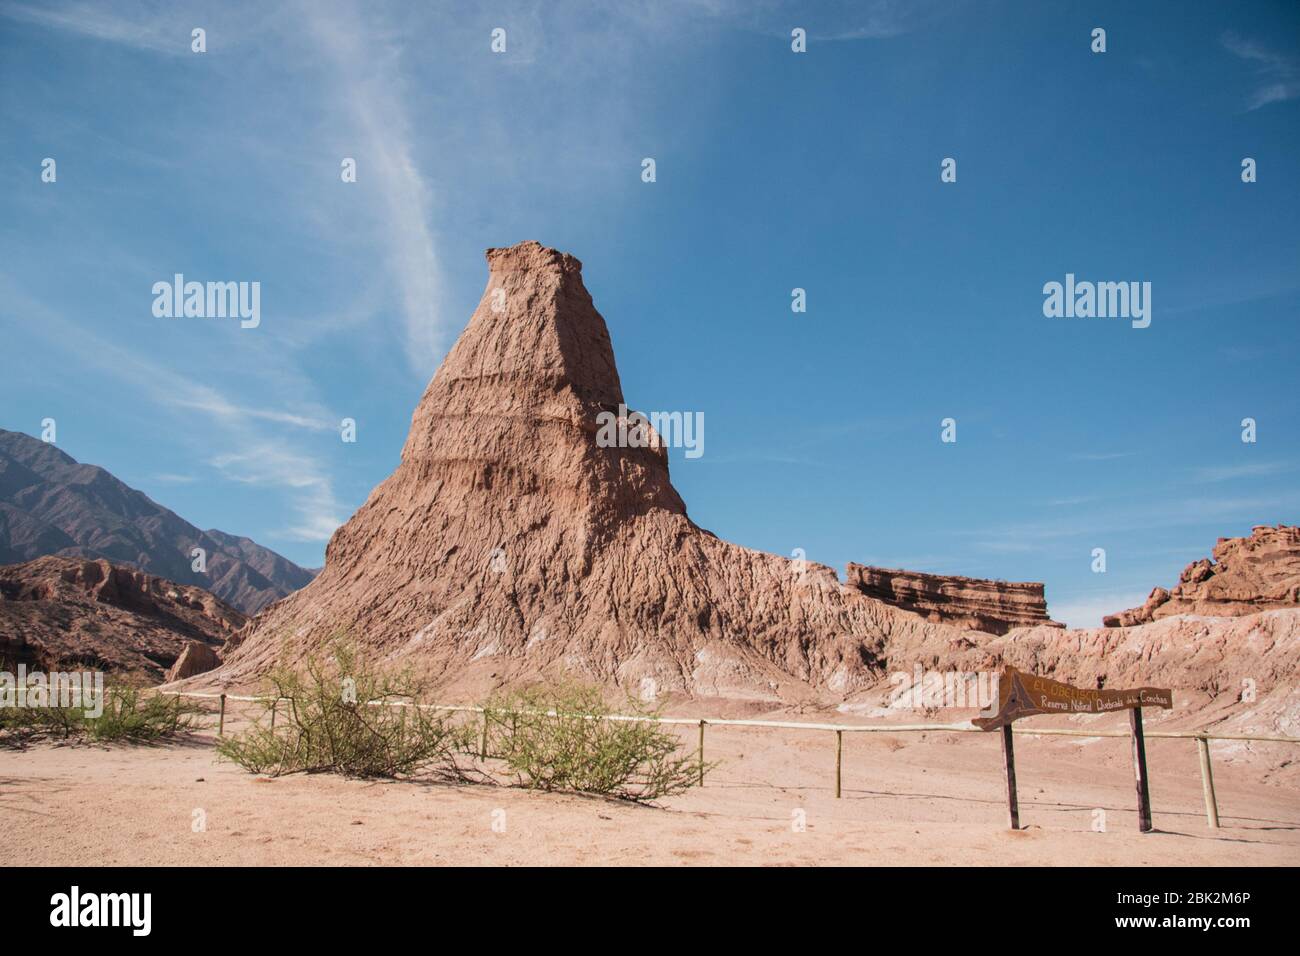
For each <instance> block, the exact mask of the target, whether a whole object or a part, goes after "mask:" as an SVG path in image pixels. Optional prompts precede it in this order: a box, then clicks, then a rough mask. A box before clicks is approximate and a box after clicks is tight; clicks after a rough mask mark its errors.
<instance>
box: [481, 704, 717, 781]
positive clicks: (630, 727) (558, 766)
mask: <svg viewBox="0 0 1300 956" xmlns="http://www.w3.org/2000/svg"><path fill="white" fill-rule="evenodd" d="M624 709H625V711H626V712H627V713H626V716H629V717H632V718H642V719H630V720H612V719H610V717H611V711H610V710H609V708H608V707H607V706H606V705H605V701H604V697H603V695H602V694H601V692H600V690H599V688H595V687H587V686H583V685H581V684H559V685H554V686H540V687H533V688H528V689H525V690H516V691H509V692H506V693H502V694H499V695H497V696H496V697H494V698H493V699H492V700H490V701H489V702H488V703H487V705H486V706H485V708H484V715H483V716H484V720H485V721H486V722H487V725H488V726H490V727H493V728H495V729H496V731H497V733H496V734H495V737H494V744H495V750H494V756H497V757H499V758H501V759H502V760H504V761H505V762H506V765H507V766H508V767H509V768H510V771H511V772H512V773H513V774H514V775H515V777H516V779H517V780H518V781H519V782H520V783H521V784H523V785H525V786H528V787H533V788H536V789H540V790H576V791H579V792H582V793H594V794H602V795H605V796H611V797H617V798H620V799H624V800H638V801H647V800H657V799H659V798H661V797H667V796H671V795H673V794H675V793H680V792H682V791H683V790H686V789H688V788H689V787H691V786H693V785H694V784H696V783H698V782H699V780H700V778H701V776H702V775H703V773H704V772H705V771H706V770H708V769H710V767H711V766H712V765H711V764H703V763H702V757H701V755H700V754H699V753H698V752H697V753H693V754H687V755H686V756H678V753H677V752H678V749H679V747H680V741H679V740H678V738H677V736H676V735H675V734H673V733H671V732H669V731H665V730H663V729H662V728H661V726H660V725H659V724H658V723H655V722H654V719H653V718H655V717H656V716H658V714H657V712H655V711H650V710H646V709H644V708H643V707H642V705H640V704H639V703H638V702H637V701H634V700H631V699H629V700H627V701H626V702H625V704H624Z"/></svg>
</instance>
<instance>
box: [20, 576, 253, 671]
mask: <svg viewBox="0 0 1300 956" xmlns="http://www.w3.org/2000/svg"><path fill="white" fill-rule="evenodd" d="M245 621H246V618H245V617H244V615H242V614H240V613H239V612H238V611H236V610H234V609H233V608H231V607H228V606H226V605H225V604H223V603H222V602H221V601H220V600H219V599H218V598H216V597H215V596H214V595H212V594H210V593H208V592H207V591H205V590H203V589H202V588H196V587H191V586H189V585H184V584H175V583H173V582H171V581H168V580H166V579H164V578H159V577H155V576H154V575H152V574H145V573H144V572H143V571H137V570H135V569H134V568H124V567H117V566H115V565H113V564H110V563H109V562H107V561H102V560H100V561H85V560H81V559H78V558H59V557H52V556H51V557H45V558H37V559H36V560H35V561H28V562H26V563H25V564H12V565H6V566H3V567H0V660H3V661H4V662H5V663H13V664H16V663H25V664H28V665H29V666H36V667H41V668H43V669H47V670H54V669H59V668H61V667H70V666H82V667H94V668H99V669H103V670H112V671H124V672H129V673H135V674H140V675H142V676H147V677H150V678H154V679H157V678H159V677H161V676H162V674H163V671H164V670H165V669H166V668H167V667H169V666H170V665H171V664H172V663H173V662H174V661H175V660H176V658H177V656H178V655H179V654H180V653H181V651H182V649H183V648H184V647H185V645H186V644H187V642H190V641H197V642H199V643H202V644H205V645H220V644H221V643H223V642H224V641H225V640H226V638H227V637H229V636H230V635H231V634H233V633H235V631H237V630H238V629H239V628H240V627H242V626H243V625H244V623H245Z"/></svg>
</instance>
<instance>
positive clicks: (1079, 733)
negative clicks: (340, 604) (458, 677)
mask: <svg viewBox="0 0 1300 956" xmlns="http://www.w3.org/2000/svg"><path fill="white" fill-rule="evenodd" d="M159 693H161V694H168V695H171V696H174V697H193V698H201V699H206V700H217V701H219V702H220V711H219V717H218V724H217V735H218V736H221V735H223V734H224V733H225V727H226V701H228V700H231V701H240V702H245V703H267V702H270V703H271V704H272V708H271V726H272V728H274V727H275V714H276V707H277V705H278V704H279V702H280V701H282V700H290V699H291V698H288V697H267V696H246V695H240V694H205V693H200V692H197V691H172V690H165V691H159ZM366 703H367V705H368V706H371V707H384V706H387V707H418V708H420V709H421V710H437V711H445V712H458V713H471V714H483V715H485V716H484V719H483V733H482V737H481V741H480V745H479V756H480V757H481V758H486V757H487V735H488V727H487V717H486V714H487V709H486V708H484V707H477V706H474V705H470V704H462V705H456V704H419V703H415V702H411V701H384V700H371V701H367V702H366ZM542 716H549V717H554V716H556V712H555V711H553V710H552V711H547V712H546V713H545V714H542ZM590 719H593V720H610V721H631V722H634V723H656V724H670V725H676V726H683V727H685V726H692V727H693V726H698V727H699V754H700V780H699V785H700V786H701V787H702V786H704V728H705V727H706V726H710V725H712V726H715V727H764V728H769V729H772V730H812V731H825V732H831V731H833V732H834V733H835V798H836V799H837V800H838V799H840V798H841V793H842V790H841V781H842V779H843V762H844V735H845V734H846V733H849V734H900V733H901V734H907V733H950V734H983V733H985V731H982V730H980V729H979V728H978V727H972V726H971V725H970V724H969V723H967V722H963V723H955V724H821V723H809V722H803V721H793V720H742V719H733V718H726V717H654V716H648V715H635V714H633V715H628V714H603V715H591V717H590ZM1010 728H1011V725H1010V724H1009V725H1008V726H1007V729H1008V730H1010ZM1014 733H1015V735H1016V736H1025V737H1092V738H1096V737H1132V736H1133V735H1132V733H1131V732H1127V731H1123V730H1072V729H1069V728H1063V727H1039V728H1035V729H1033V730H1029V729H1017V730H1015V731H1014ZM1145 736H1146V737H1163V738H1167V739H1178V740H1195V741H1196V749H1197V752H1198V756H1199V759H1200V766H1201V789H1202V792H1203V794H1204V796H1205V818H1206V824H1207V825H1208V826H1209V827H1210V828H1211V829H1218V828H1219V806H1218V799H1217V797H1216V796H1215V792H1214V772H1213V768H1212V767H1211V764H1210V747H1209V743H1210V741H1211V740H1233V741H1249V742H1259V743H1286V744H1300V737H1286V736H1282V735H1269V734H1226V733H1214V732H1211V731H1208V730H1151V731H1147V732H1146V733H1145Z"/></svg>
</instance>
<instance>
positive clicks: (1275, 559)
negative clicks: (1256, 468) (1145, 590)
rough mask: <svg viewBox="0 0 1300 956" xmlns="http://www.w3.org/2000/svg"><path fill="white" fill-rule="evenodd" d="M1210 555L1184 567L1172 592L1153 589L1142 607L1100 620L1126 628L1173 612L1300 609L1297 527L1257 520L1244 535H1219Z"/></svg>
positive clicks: (1299, 530) (1299, 531) (1226, 614)
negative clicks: (1248, 533)
mask: <svg viewBox="0 0 1300 956" xmlns="http://www.w3.org/2000/svg"><path fill="white" fill-rule="evenodd" d="M1211 555H1212V557H1211V558H1209V559H1202V560H1200V561H1194V562H1192V563H1191V564H1189V565H1188V566H1187V567H1186V568H1184V569H1183V573H1182V575H1181V576H1180V577H1179V579H1178V584H1177V585H1175V586H1174V589H1173V590H1172V591H1166V590H1165V589H1164V588H1160V587H1157V588H1154V589H1152V591H1151V594H1150V595H1149V596H1148V597H1147V599H1146V603H1144V604H1143V605H1142V606H1141V607H1135V608H1130V609H1129V610H1127V611H1120V612H1118V613H1116V614H1108V615H1107V616H1106V617H1104V618H1103V619H1102V623H1103V624H1104V625H1105V626H1106V627H1131V626H1132V625H1134V624H1146V623H1149V622H1150V621H1157V620H1160V619H1161V618H1164V617H1171V616H1173V615H1175V614H1199V615H1204V616H1208V617H1239V616H1241V615H1243V614H1254V613H1256V612H1258V611H1268V610H1274V609H1279V608H1300V528H1297V527H1294V526H1291V525H1283V524H1279V525H1278V526H1277V527H1270V526H1269V525H1257V526H1256V527H1254V528H1253V529H1251V532H1250V537H1247V538H1220V539H1219V541H1218V543H1217V544H1216V545H1215V546H1214V550H1213V551H1212V552H1211Z"/></svg>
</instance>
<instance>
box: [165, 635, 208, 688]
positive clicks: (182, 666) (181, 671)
mask: <svg viewBox="0 0 1300 956" xmlns="http://www.w3.org/2000/svg"><path fill="white" fill-rule="evenodd" d="M220 666H221V658H220V657H219V656H218V655H217V652H216V651H214V650H213V649H212V648H211V647H209V646H208V645H207V644H204V643H202V642H201V641H190V642H189V643H188V644H186V645H185V649H184V650H183V651H181V656H180V657H178V658H176V663H175V664H173V665H172V666H171V667H169V668H168V669H167V676H166V677H165V678H164V679H163V680H164V683H168V684H170V683H171V682H172V681H177V680H184V679H185V678H186V677H194V676H195V675H197V674H206V673H207V672H208V671H210V670H213V669H215V668H217V667H220Z"/></svg>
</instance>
